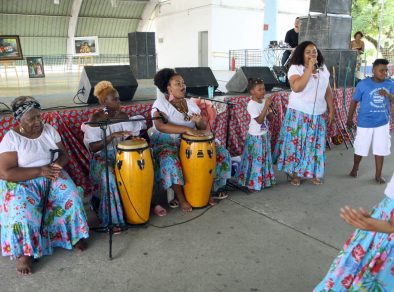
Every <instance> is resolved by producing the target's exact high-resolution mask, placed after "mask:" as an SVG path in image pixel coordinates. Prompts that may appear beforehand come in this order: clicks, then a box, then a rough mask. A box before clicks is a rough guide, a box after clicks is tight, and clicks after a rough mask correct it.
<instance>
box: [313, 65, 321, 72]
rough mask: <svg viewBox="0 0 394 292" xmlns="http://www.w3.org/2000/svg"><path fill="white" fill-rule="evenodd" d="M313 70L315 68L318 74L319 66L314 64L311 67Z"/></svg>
mask: <svg viewBox="0 0 394 292" xmlns="http://www.w3.org/2000/svg"><path fill="white" fill-rule="evenodd" d="M313 68H315V70H316V71H317V72H319V69H320V67H319V64H318V63H315V65H313Z"/></svg>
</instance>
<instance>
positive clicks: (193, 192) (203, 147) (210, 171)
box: [179, 134, 216, 208]
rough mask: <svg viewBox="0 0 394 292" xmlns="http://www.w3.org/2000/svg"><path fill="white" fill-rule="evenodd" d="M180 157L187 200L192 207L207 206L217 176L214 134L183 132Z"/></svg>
mask: <svg viewBox="0 0 394 292" xmlns="http://www.w3.org/2000/svg"><path fill="white" fill-rule="evenodd" d="M179 157H180V160H181V164H182V171H183V177H184V180H185V185H184V193H185V197H186V200H187V201H188V202H189V204H190V205H191V206H192V207H195V208H200V207H205V206H206V205H207V204H208V201H209V197H210V194H211V188H212V184H213V180H214V178H215V168H216V147H215V141H214V137H213V135H210V136H203V137H202V136H196V137H195V136H190V135H185V134H183V135H182V136H181V145H180V150H179Z"/></svg>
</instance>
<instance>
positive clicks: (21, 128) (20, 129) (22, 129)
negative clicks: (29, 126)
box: [19, 125, 25, 134]
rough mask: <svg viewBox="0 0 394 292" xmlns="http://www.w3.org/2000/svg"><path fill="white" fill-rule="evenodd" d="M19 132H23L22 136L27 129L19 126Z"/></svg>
mask: <svg viewBox="0 0 394 292" xmlns="http://www.w3.org/2000/svg"><path fill="white" fill-rule="evenodd" d="M19 131H20V132H21V134H23V133H24V132H25V129H24V128H23V127H22V126H21V125H19Z"/></svg>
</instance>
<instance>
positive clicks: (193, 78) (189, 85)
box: [175, 67, 219, 96]
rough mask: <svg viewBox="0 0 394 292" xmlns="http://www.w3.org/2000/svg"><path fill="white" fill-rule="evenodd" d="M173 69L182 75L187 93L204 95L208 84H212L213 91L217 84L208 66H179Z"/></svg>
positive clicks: (206, 92)
mask: <svg viewBox="0 0 394 292" xmlns="http://www.w3.org/2000/svg"><path fill="white" fill-rule="evenodd" d="M175 71H176V72H177V73H178V74H179V75H181V76H182V78H183V80H184V81H185V84H186V91H187V93H192V94H197V95H202V96H204V95H205V96H206V95H208V86H213V87H214V91H215V90H216V89H217V88H218V86H219V84H218V82H217V81H216V78H215V76H214V75H213V73H212V70H211V68H209V67H179V68H175Z"/></svg>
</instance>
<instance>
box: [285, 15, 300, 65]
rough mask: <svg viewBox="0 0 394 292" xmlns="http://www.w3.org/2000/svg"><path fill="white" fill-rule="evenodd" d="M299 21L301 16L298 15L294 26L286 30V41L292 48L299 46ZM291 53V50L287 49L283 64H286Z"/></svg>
mask: <svg viewBox="0 0 394 292" xmlns="http://www.w3.org/2000/svg"><path fill="white" fill-rule="evenodd" d="M299 23H300V18H299V17H297V18H296V19H295V21H294V28H292V29H290V30H289V31H287V32H286V36H285V43H287V44H288V45H289V46H290V48H295V47H297V46H298V33H299V31H300V30H299ZM290 55H291V51H290V50H286V51H285V52H284V53H283V56H282V66H284V65H285V64H286V61H287V59H289V57H290Z"/></svg>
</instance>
